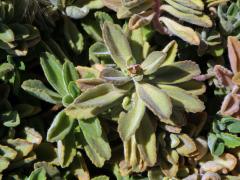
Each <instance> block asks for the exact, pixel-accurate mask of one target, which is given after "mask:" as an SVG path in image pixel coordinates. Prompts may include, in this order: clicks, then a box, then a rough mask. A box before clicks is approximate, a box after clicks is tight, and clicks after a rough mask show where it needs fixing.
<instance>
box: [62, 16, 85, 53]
mask: <svg viewBox="0 0 240 180" xmlns="http://www.w3.org/2000/svg"><path fill="white" fill-rule="evenodd" d="M64 36H65V38H66V40H67V42H68V44H69V46H70V47H71V48H72V50H73V51H74V52H75V53H77V54H80V53H81V52H82V50H83V46H84V41H83V36H82V34H81V33H80V32H79V30H78V28H77V26H76V25H75V24H74V23H73V22H72V21H71V20H70V19H69V18H67V17H65V18H64Z"/></svg>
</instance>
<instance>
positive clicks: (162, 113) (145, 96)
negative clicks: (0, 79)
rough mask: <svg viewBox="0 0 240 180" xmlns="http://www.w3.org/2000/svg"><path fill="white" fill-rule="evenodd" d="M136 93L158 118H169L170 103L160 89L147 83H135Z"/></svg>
mask: <svg viewBox="0 0 240 180" xmlns="http://www.w3.org/2000/svg"><path fill="white" fill-rule="evenodd" d="M136 91H137V95H138V96H139V97H140V98H141V99H142V101H143V102H144V104H145V105H146V106H147V107H148V108H149V109H150V110H151V111H152V112H153V113H154V114H155V115H156V116H158V117H159V118H160V119H162V118H163V119H166V118H170V116H171V114H172V103H171V100H170V98H169V97H168V95H167V94H166V93H165V92H164V91H162V90H161V89H159V88H157V87H155V86H152V85H150V84H147V83H141V84H136Z"/></svg>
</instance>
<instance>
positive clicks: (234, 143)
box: [220, 133, 240, 148]
mask: <svg viewBox="0 0 240 180" xmlns="http://www.w3.org/2000/svg"><path fill="white" fill-rule="evenodd" d="M220 138H221V139H222V140H223V141H224V144H225V146H227V147H228V148H236V147H239V146H240V137H238V136H237V135H233V134H229V133H221V134H220Z"/></svg>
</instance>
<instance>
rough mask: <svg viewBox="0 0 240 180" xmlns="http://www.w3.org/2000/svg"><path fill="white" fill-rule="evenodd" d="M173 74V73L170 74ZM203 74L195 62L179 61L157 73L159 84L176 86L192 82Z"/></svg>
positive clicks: (161, 68)
mask: <svg viewBox="0 0 240 180" xmlns="http://www.w3.org/2000/svg"><path fill="white" fill-rule="evenodd" d="M169 72H172V73H169ZM200 73H201V71H200V68H199V66H198V64H196V63H195V62H193V61H179V62H175V63H173V64H171V65H166V66H163V67H160V68H159V69H158V71H157V72H156V75H157V78H156V81H158V83H159V84H176V83H182V82H186V81H189V80H191V79H192V78H193V77H195V76H197V75H199V74H200Z"/></svg>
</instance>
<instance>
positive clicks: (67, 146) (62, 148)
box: [57, 132, 77, 168]
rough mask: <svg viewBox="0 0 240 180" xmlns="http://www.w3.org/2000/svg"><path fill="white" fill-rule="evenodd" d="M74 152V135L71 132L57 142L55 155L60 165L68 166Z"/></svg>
mask: <svg viewBox="0 0 240 180" xmlns="http://www.w3.org/2000/svg"><path fill="white" fill-rule="evenodd" d="M76 153H77V150H76V145H75V137H74V134H73V133H72V132H71V133H68V135H67V136H65V138H64V139H63V140H60V141H58V142H57V156H58V160H59V163H60V165H61V167H63V168H64V167H68V166H69V165H70V164H71V162H72V161H73V159H74V157H75V155H76Z"/></svg>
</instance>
